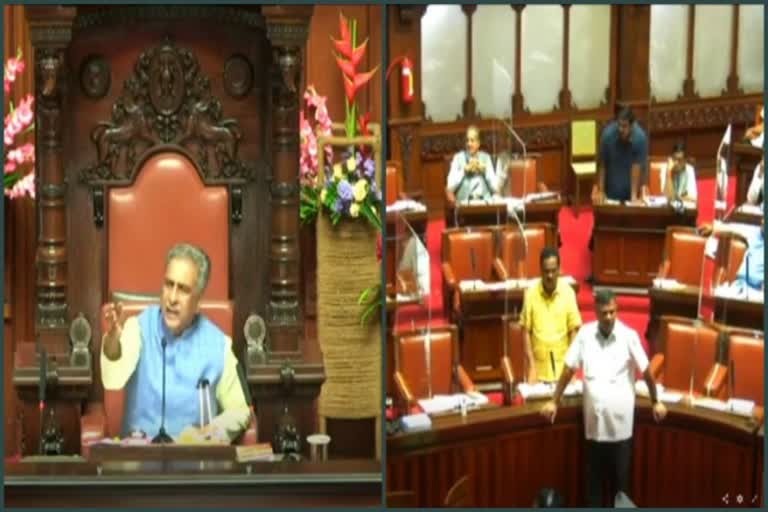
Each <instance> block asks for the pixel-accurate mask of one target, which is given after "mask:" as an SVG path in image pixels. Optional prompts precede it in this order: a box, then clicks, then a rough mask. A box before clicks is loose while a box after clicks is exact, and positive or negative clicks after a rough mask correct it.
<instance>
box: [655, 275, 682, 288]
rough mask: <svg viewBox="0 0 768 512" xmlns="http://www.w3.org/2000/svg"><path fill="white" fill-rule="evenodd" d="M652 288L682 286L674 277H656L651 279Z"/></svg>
mask: <svg viewBox="0 0 768 512" xmlns="http://www.w3.org/2000/svg"><path fill="white" fill-rule="evenodd" d="M653 286H654V288H660V289H662V290H677V289H680V288H682V287H683V285H682V284H681V283H679V282H678V281H677V280H676V279H664V278H661V277H657V278H655V279H654V280H653Z"/></svg>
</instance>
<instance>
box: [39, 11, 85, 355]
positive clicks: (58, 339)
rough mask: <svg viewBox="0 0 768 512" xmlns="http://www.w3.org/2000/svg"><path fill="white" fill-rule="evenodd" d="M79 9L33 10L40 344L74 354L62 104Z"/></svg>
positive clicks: (52, 350) (54, 350)
mask: <svg viewBox="0 0 768 512" xmlns="http://www.w3.org/2000/svg"><path fill="white" fill-rule="evenodd" d="M75 13H76V9H75V8H71V7H56V6H45V7H43V6H41V7H31V6H30V7H28V8H27V19H28V21H29V26H30V36H31V39H32V45H33V47H34V65H35V113H36V120H35V126H36V137H35V138H36V141H35V142H36V145H35V151H36V155H35V160H36V165H37V176H36V180H37V183H36V194H37V198H38V215H39V230H38V233H37V257H36V265H37V314H36V330H37V332H38V335H39V337H40V341H41V342H42V343H43V344H44V345H45V346H46V347H47V349H48V350H49V351H51V352H59V353H62V352H68V351H69V347H68V346H67V345H68V344H67V343H66V335H65V334H66V328H67V324H68V317H67V315H68V311H67V310H68V303H67V225H66V203H65V195H66V183H65V181H64V162H63V159H62V133H61V130H62V105H63V104H64V102H65V97H66V93H67V91H66V85H65V84H66V82H67V71H68V70H67V67H66V47H67V45H68V44H69V41H70V39H71V36H72V22H73V20H74V17H75Z"/></svg>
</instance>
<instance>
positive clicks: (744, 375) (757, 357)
mask: <svg viewBox="0 0 768 512" xmlns="http://www.w3.org/2000/svg"><path fill="white" fill-rule="evenodd" d="M764 352H765V345H764V340H763V338H762V337H759V338H756V337H753V336H746V335H743V334H733V335H731V337H730V350H729V353H730V359H731V360H732V361H733V366H734V370H735V372H734V373H735V375H736V378H735V381H734V390H733V396H734V397H736V398H745V399H748V400H754V401H755V403H757V405H763V402H764V391H763V389H764V388H763V379H764V372H765V369H764V368H763V365H764V359H763V354H764ZM729 378H730V377H729ZM724 388H726V387H725V386H724Z"/></svg>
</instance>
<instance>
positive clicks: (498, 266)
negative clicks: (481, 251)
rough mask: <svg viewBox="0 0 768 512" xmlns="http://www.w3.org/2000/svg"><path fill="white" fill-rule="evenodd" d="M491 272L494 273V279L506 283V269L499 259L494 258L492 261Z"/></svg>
mask: <svg viewBox="0 0 768 512" xmlns="http://www.w3.org/2000/svg"><path fill="white" fill-rule="evenodd" d="M493 270H494V271H495V272H496V277H497V278H498V279H499V281H506V280H507V276H508V275H509V274H507V269H506V267H504V262H503V261H501V258H494V260H493Z"/></svg>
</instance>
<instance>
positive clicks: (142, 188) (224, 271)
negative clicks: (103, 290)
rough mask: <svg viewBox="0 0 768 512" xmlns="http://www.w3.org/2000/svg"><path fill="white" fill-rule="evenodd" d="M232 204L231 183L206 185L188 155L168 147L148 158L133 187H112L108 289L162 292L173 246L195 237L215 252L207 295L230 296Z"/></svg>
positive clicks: (216, 298) (109, 214)
mask: <svg viewBox="0 0 768 512" xmlns="http://www.w3.org/2000/svg"><path fill="white" fill-rule="evenodd" d="M228 210H229V201H228V198H227V189H226V188H225V187H205V186H204V184H203V183H202V181H201V180H200V177H199V175H198V173H197V170H196V169H195V166H194V165H193V164H192V163H191V162H190V161H189V160H188V159H187V158H186V157H184V156H183V155H181V154H179V153H171V152H166V153H161V154H158V155H155V156H153V157H152V158H150V159H149V160H147V161H146V162H145V164H144V165H143V166H142V169H141V171H140V173H139V175H138V177H137V178H136V182H135V183H134V185H133V186H132V187H126V188H113V189H111V190H110V193H109V208H108V218H107V223H108V239H109V250H108V253H109V255H108V279H109V281H108V285H109V292H110V293H111V292H113V291H126V292H133V293H152V294H157V293H159V292H160V288H161V286H162V282H163V274H164V272H165V257H166V254H167V252H168V250H169V249H170V248H171V247H172V246H173V245H174V244H176V243H178V242H190V243H193V244H195V245H198V246H200V247H202V248H203V249H204V250H205V251H206V252H207V253H208V255H209V256H210V258H211V262H212V265H211V267H212V268H211V278H210V282H209V284H208V289H207V290H206V294H205V297H206V298H207V299H211V300H227V299H228V298H229V217H228Z"/></svg>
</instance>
